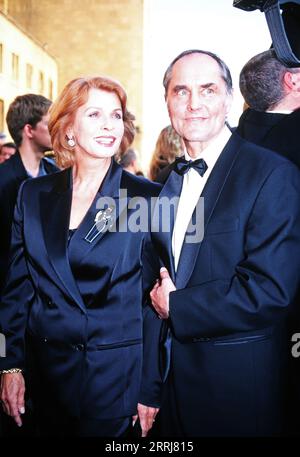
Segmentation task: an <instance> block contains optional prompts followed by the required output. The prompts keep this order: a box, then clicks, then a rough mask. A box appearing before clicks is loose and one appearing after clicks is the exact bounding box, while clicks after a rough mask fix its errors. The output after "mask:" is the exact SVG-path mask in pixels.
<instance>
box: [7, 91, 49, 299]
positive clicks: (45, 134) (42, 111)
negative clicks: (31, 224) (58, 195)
mask: <svg viewBox="0 0 300 457" xmlns="http://www.w3.org/2000/svg"><path fill="white" fill-rule="evenodd" d="M50 106H51V101H50V100H48V99H47V98H45V97H43V96H42V95H36V94H26V95H19V96H18V97H16V99H15V100H14V101H13V102H12V103H11V105H10V106H9V109H8V112H7V116H6V122H7V126H8V130H9V133H10V135H11V137H12V138H13V140H14V143H15V144H16V146H17V152H16V153H15V154H14V155H13V156H12V157H11V158H10V159H9V160H7V161H6V162H5V163H3V164H1V165H0V220H1V227H0V296H1V290H2V288H3V287H4V282H5V278H6V274H7V269H8V257H9V248H10V238H11V226H12V220H13V213H14V207H15V203H16V200H17V194H18V190H19V187H20V185H21V183H22V182H23V181H25V180H26V179H28V178H32V177H36V176H43V175H46V174H49V173H53V172H55V171H58V168H57V167H56V166H55V165H54V164H53V162H52V161H50V160H48V159H46V158H44V153H45V152H46V151H48V150H49V149H51V148H52V145H51V138H50V135H49V130H48V118H49V116H48V110H49V108H50Z"/></svg>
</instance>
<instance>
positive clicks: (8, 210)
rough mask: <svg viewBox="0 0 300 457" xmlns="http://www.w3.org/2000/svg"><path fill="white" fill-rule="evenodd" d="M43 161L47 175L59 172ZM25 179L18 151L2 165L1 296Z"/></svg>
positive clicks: (0, 208) (0, 227)
mask: <svg viewBox="0 0 300 457" xmlns="http://www.w3.org/2000/svg"><path fill="white" fill-rule="evenodd" d="M42 160H43V164H44V168H45V170H46V173H47V174H50V173H54V172H56V171H58V168H57V167H56V166H55V165H54V164H53V163H52V162H51V161H50V160H49V159H47V158H44V159H42ZM25 179H28V174H27V172H26V170H25V167H24V165H23V162H22V159H21V156H20V153H19V152H18V151H17V152H16V153H15V154H14V155H13V156H12V157H11V158H10V159H9V160H7V161H6V162H4V163H3V164H1V165H0V221H1V224H0V295H1V290H2V288H3V286H4V282H5V277H6V274H7V267H8V257H9V248H10V238H11V226H12V221H13V214H14V207H15V204H16V200H17V195H18V190H19V187H20V185H21V184H22V182H23V181H25Z"/></svg>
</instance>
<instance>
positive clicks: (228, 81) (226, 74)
mask: <svg viewBox="0 0 300 457" xmlns="http://www.w3.org/2000/svg"><path fill="white" fill-rule="evenodd" d="M191 54H205V55H207V56H210V57H212V59H214V60H215V61H216V62H217V64H218V65H219V68H220V72H221V77H222V79H223V80H224V82H225V85H226V91H227V93H228V94H231V93H232V78H231V74H230V70H229V68H228V67H227V65H226V63H225V62H223V60H222V59H220V57H218V56H217V55H216V54H214V53H213V52H209V51H202V50H201V49H189V50H187V51H183V52H182V53H180V54H179V55H178V56H177V57H175V59H174V60H173V61H172V62H171V63H170V65H169V66H168V68H167V70H166V72H165V74H164V79H163V85H164V88H165V97H166V96H167V92H168V88H169V84H170V81H171V78H172V70H173V67H174V65H175V63H176V62H178V60H180V59H182V58H183V57H185V56H188V55H191Z"/></svg>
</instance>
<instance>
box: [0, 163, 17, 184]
mask: <svg viewBox="0 0 300 457" xmlns="http://www.w3.org/2000/svg"><path fill="white" fill-rule="evenodd" d="M12 160H13V157H11V158H10V159H8V160H6V161H5V162H4V163H1V164H0V187H3V186H4V185H5V186H6V185H7V184H8V183H9V182H10V181H14V180H15V179H16V178H18V176H17V175H16V170H15V167H14V164H13V162H12Z"/></svg>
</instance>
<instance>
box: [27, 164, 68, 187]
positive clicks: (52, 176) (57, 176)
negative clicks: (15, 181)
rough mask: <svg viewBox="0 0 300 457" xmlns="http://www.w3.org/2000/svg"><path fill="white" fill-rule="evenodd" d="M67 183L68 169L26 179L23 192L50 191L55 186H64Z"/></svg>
mask: <svg viewBox="0 0 300 457" xmlns="http://www.w3.org/2000/svg"><path fill="white" fill-rule="evenodd" d="M68 181H69V169H66V170H58V171H55V172H53V173H49V174H47V175H44V176H39V177H37V178H30V179H27V180H26V181H25V182H24V183H23V190H24V191H35V192H39V191H45V192H46V191H50V190H51V189H53V188H56V187H57V186H59V187H61V186H64V185H65V184H66V183H67V182H68Z"/></svg>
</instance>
